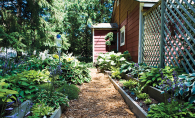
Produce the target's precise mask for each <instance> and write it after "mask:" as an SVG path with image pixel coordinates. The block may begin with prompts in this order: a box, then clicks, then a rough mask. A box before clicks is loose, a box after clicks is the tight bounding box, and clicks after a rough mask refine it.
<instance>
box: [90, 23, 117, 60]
mask: <svg viewBox="0 0 195 118" xmlns="http://www.w3.org/2000/svg"><path fill="white" fill-rule="evenodd" d="M91 29H92V33H93V62H95V61H96V59H97V57H98V54H99V53H101V52H102V53H106V52H108V51H109V48H108V46H106V44H105V42H106V40H105V39H104V38H105V37H106V34H107V33H109V32H113V33H117V29H118V25H117V23H99V24H95V25H93V26H92V27H91ZM117 37H118V34H117ZM117 45H118V38H117V43H115V45H111V49H116V50H117V51H118V49H117V47H118V46H117Z"/></svg>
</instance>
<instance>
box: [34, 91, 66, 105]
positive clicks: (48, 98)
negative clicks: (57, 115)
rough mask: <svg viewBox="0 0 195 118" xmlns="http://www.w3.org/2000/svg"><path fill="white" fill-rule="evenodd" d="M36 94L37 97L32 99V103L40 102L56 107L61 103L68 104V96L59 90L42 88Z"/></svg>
mask: <svg viewBox="0 0 195 118" xmlns="http://www.w3.org/2000/svg"><path fill="white" fill-rule="evenodd" d="M36 96H37V98H36V99H35V100H34V103H38V102H42V103H44V104H47V105H48V106H50V107H53V108H58V107H59V106H60V105H62V104H65V105H66V106H69V104H68V102H69V100H68V96H67V95H65V94H62V93H60V92H56V91H54V92H51V91H47V90H42V91H40V92H37V93H36Z"/></svg>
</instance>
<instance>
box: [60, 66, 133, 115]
mask: <svg viewBox="0 0 195 118" xmlns="http://www.w3.org/2000/svg"><path fill="white" fill-rule="evenodd" d="M90 71H91V73H90V74H91V77H92V80H91V81H90V82H89V83H83V84H82V85H78V87H79V89H80V91H81V92H80V93H79V98H78V99H76V100H71V101H70V102H69V105H70V107H68V108H67V109H66V110H65V111H64V112H63V114H62V116H61V118H93V117H94V118H136V116H134V114H133V113H132V112H131V111H130V110H129V108H128V106H127V104H126V103H125V102H124V99H123V98H122V96H121V95H120V93H119V92H118V91H117V90H116V89H115V88H114V86H113V85H112V83H111V82H110V80H109V78H108V76H107V75H104V74H103V73H98V72H97V69H90Z"/></svg>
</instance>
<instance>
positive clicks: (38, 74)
mask: <svg viewBox="0 0 195 118" xmlns="http://www.w3.org/2000/svg"><path fill="white" fill-rule="evenodd" d="M22 74H23V75H24V77H25V78H27V79H28V80H29V81H33V82H35V83H37V84H40V83H41V82H48V81H49V74H50V72H49V71H45V73H44V71H40V70H38V71H35V70H30V71H24V72H22Z"/></svg>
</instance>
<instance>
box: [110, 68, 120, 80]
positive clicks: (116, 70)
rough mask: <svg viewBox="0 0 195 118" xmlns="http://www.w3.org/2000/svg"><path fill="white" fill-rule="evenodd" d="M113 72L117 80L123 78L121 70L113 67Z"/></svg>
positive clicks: (113, 76)
mask: <svg viewBox="0 0 195 118" xmlns="http://www.w3.org/2000/svg"><path fill="white" fill-rule="evenodd" d="M111 71H112V78H116V79H120V78H121V73H120V68H115V67H111Z"/></svg>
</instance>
